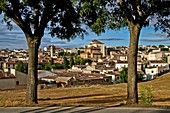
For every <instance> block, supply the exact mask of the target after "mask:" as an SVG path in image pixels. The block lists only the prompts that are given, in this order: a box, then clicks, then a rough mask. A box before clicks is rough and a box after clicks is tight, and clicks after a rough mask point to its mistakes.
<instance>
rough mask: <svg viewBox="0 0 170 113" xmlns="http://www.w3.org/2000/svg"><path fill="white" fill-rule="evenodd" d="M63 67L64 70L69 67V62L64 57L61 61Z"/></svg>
mask: <svg viewBox="0 0 170 113" xmlns="http://www.w3.org/2000/svg"><path fill="white" fill-rule="evenodd" d="M63 67H64V69H68V67H69V62H68V60H67V58H66V57H64V60H63Z"/></svg>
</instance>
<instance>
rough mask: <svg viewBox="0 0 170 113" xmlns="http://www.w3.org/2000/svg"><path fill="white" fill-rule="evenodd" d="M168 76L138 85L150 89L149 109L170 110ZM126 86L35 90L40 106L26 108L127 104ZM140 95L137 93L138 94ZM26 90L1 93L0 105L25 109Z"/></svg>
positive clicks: (169, 79)
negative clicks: (151, 90) (150, 104)
mask: <svg viewBox="0 0 170 113" xmlns="http://www.w3.org/2000/svg"><path fill="white" fill-rule="evenodd" d="M169 81H170V74H166V75H163V76H160V77H158V78H156V79H155V80H152V81H148V82H142V83H139V88H140V87H144V86H152V87H153V97H154V98H153V103H152V106H169V107H170V83H169ZM126 89H127V85H126V84H124V83H123V84H115V85H98V86H90V87H75V88H51V89H42V90H39V91H38V98H39V101H38V102H39V104H38V105H29V106H55V105H57V106H119V105H122V104H125V103H126V94H127V93H126V92H127V91H126ZM139 96H140V91H139ZM24 98H25V89H22V90H6V91H0V106H28V105H26V104H25V102H24Z"/></svg>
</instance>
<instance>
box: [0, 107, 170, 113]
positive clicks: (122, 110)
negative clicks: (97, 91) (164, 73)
mask: <svg viewBox="0 0 170 113" xmlns="http://www.w3.org/2000/svg"><path fill="white" fill-rule="evenodd" d="M0 113H170V109H162V108H130V107H0Z"/></svg>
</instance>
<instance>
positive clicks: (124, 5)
mask: <svg viewBox="0 0 170 113" xmlns="http://www.w3.org/2000/svg"><path fill="white" fill-rule="evenodd" d="M120 8H121V9H122V10H123V12H124V13H125V15H126V16H127V19H128V20H129V21H130V22H134V18H133V14H132V13H131V11H130V10H129V9H128V7H127V5H126V2H125V1H124V0H120Z"/></svg>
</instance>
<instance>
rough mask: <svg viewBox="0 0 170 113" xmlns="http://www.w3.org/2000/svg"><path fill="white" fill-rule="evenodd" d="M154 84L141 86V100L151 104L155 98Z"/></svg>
mask: <svg viewBox="0 0 170 113" xmlns="http://www.w3.org/2000/svg"><path fill="white" fill-rule="evenodd" d="M152 91H153V89H152V86H146V87H141V88H140V92H141V93H140V94H141V99H140V100H141V102H142V103H145V104H151V103H152V99H153V94H152Z"/></svg>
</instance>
